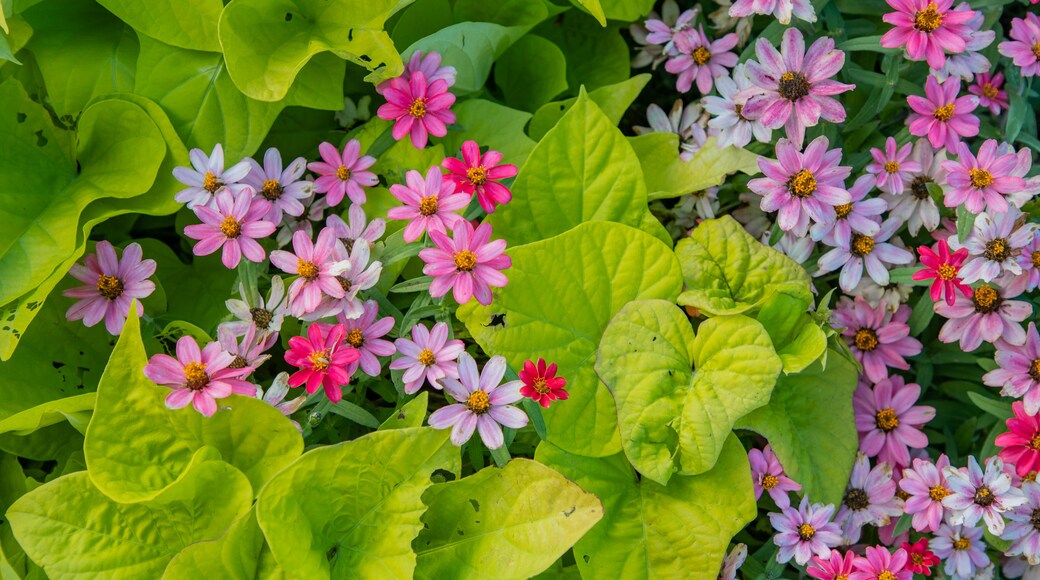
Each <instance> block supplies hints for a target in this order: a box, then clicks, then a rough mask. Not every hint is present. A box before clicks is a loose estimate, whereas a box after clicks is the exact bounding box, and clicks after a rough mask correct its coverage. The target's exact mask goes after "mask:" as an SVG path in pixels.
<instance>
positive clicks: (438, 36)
mask: <svg viewBox="0 0 1040 580" xmlns="http://www.w3.org/2000/svg"><path fill="white" fill-rule="evenodd" d="M524 32H526V29H525V28H521V27H515V26H514V27H506V26H501V25H498V24H491V23H490V22H461V23H459V24H453V25H451V26H449V27H447V28H444V29H441V30H439V31H437V32H436V33H435V34H431V35H430V36H427V37H426V38H423V39H421V40H418V41H416V42H415V43H413V44H412V45H411V46H409V47H408V48H407V49H405V50H404V51H402V52H401V54H402V55H404V56H405V57H406V58H409V57H411V56H412V53H414V52H415V51H417V50H421V51H423V53H424V54H426V53H428V52H430V51H435V52H439V53H440V54H441V57H442V59H443V60H442V62H443V63H444V65H445V66H453V67H455V70H456V71H457V72H458V75H457V76H456V78H455V84H454V85H453V86H452V87H451V92H453V93H455V94H457V95H468V94H471V93H476V92H479V91H482V90H484V83H485V82H486V81H487V78H488V73H490V72H491V63H493V62H495V59H497V58H498V57H500V56H502V53H504V52H505V51H506V49H507V48H509V46H510V45H511V44H513V43H514V42H516V41H517V39H519V38H520V37H521V36H523V35H524Z"/></svg>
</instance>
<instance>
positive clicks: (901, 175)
mask: <svg viewBox="0 0 1040 580" xmlns="http://www.w3.org/2000/svg"><path fill="white" fill-rule="evenodd" d="M912 148H913V145H911V144H910V143H907V144H905V145H903V146H902V147H900V146H899V145H898V143H896V140H895V138H894V137H889V138H888V139H886V140H885V150H884V151H882V150H881V149H878V148H876V147H875V148H872V149H871V150H870V156H871V157H873V158H874V163H871V164H870V165H867V172H868V173H873V174H875V175H877V188H878V189H880V190H881V191H883V192H885V193H891V194H892V195H902V193H903V191H904V189H905V188H906V186H907V184H908V183H909V182H910V180H911V179H913V175H912V174H913V173H920V172H921V164H920V163H918V162H917V161H914V160H913V159H909V157H910V153H911V149H912Z"/></svg>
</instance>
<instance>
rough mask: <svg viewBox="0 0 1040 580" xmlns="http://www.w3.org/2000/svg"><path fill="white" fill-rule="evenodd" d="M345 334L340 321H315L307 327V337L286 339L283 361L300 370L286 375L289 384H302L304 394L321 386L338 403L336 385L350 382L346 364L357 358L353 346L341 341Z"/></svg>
mask: <svg viewBox="0 0 1040 580" xmlns="http://www.w3.org/2000/svg"><path fill="white" fill-rule="evenodd" d="M346 334H347V330H346V328H345V327H344V326H343V325H342V324H336V325H332V324H324V323H320V322H316V323H314V324H312V325H311V326H310V328H308V329H307V338H304V337H302V336H294V337H292V338H290V339H289V351H288V352H286V353H285V362H287V363H289V364H291V365H293V366H294V367H299V368H300V370H299V371H296V372H295V373H293V375H292V376H291V377H289V386H290V387H299V386H301V385H303V384H306V385H307V393H308V394H313V393H314V392H315V391H317V390H318V387H319V386H321V387H323V388H324V389H325V396H326V397H328V398H329V400H330V401H332V402H333V403H338V402H339V401H340V399H342V398H343V392H342V391H341V390H340V387H342V386H343V385H345V384H347V383H349V382H350V373H349V372H348V371H347V365H350V364H351V363H353V362H355V361H357V360H358V359H359V358H361V353H360V352H358V350H357V349H356V348H353V347H352V346H350V345H349V344H347V343H345V342H343V337H344V336H346Z"/></svg>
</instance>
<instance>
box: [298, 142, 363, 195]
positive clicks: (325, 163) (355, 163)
mask: <svg viewBox="0 0 1040 580" xmlns="http://www.w3.org/2000/svg"><path fill="white" fill-rule="evenodd" d="M318 152H319V153H320V154H321V159H322V161H318V162H315V163H311V164H309V165H307V168H308V169H310V170H311V171H313V172H315V173H317V174H318V175H320V176H321V177H319V178H318V179H317V181H315V182H314V191H316V192H318V193H324V194H325V201H326V202H327V203H328V204H329V207H336V206H337V205H339V202H341V201H343V196H344V195H346V196H347V197H349V198H350V201H351V202H353V203H357V204H362V203H365V190H364V189H361V188H362V187H372V186H373V185H376V184H377V183H379V178H377V177H376V174H375V173H372V172H371V171H367V169H368V168H369V167H372V165H374V164H375V162H376V158H375V157H372V156H371V155H365V156H362V155H361V143H360V142H358V140H357V139H351V140H350V141H348V142H347V144H346V145H344V146H343V153H342V154H340V152H339V150H337V149H336V146H335V145H333V144H332V143H329V142H328V141H326V142H324V143H322V144H321V145H318Z"/></svg>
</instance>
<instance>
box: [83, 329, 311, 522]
mask: <svg viewBox="0 0 1040 580" xmlns="http://www.w3.org/2000/svg"><path fill="white" fill-rule="evenodd" d="M146 363H147V358H146V355H145V351H144V346H143V344H142V343H141V335H140V323H139V322H138V320H137V317H136V316H134V315H133V312H132V311H131V316H130V317H129V318H128V319H127V321H126V327H124V328H123V333H122V335H121V336H120V337H119V342H117V343H116V348H115V350H114V351H113V352H112V358H111V359H110V360H109V364H108V366H107V367H105V374H104V375H103V376H102V377H101V383H100V384H99V385H98V398H97V406H96V408H95V410H94V417H93V418H92V419H91V421H90V426H89V427H88V428H87V439H86V443H85V444H84V451H85V453H86V457H87V466H88V468H89V470H90V477H91V479H92V480H93V481H94V483H95V484H96V485H97V486H98V488H99V489H100V490H101V491H102V492H103V493H105V494H106V495H108V496H109V497H112V498H113V499H116V500H117V501H123V502H134V501H144V500H148V499H151V498H154V497H156V496H157V495H159V494H160V493H162V492H163V490H165V489H167V488H169V487H170V486H171V485H173V484H174V483H175V482H177V481H178V480H180V479H182V478H184V477H185V476H186V473H187V468H188V466H189V464H192V463H198V461H199V460H200V457H199V455H200V452H201V451H204V450H206V449H209V450H212V449H214V448H215V449H216V450H217V451H219V453H220V455H221V456H222V457H223V459H224V460H225V461H227V462H228V463H231V464H232V465H234V466H235V467H237V468H239V469H240V470H242V472H243V473H245V475H246V477H248V478H249V481H250V483H252V484H253V488H254V489H257V490H259V489H260V488H261V487H262V486H263V484H264V483H265V482H266V481H267V480H268V479H270V478H271V476H272V475H274V474H275V473H276V472H278V471H279V470H280V469H281V468H283V467H285V466H286V465H287V464H288V463H289V462H291V461H292V460H293V459H295V458H296V457H297V456H298V455H299V454H300V453H301V452H302V451H303V440H302V439H301V437H300V434H299V433H298V432H297V431H296V428H295V427H293V426H292V424H291V423H290V422H289V421H288V420H287V419H286V418H285V416H284V415H282V414H281V413H280V412H279V411H278V410H277V409H275V408H274V407H272V406H270V405H268V404H267V403H265V402H263V401H260V400H258V399H253V398H249V397H242V396H238V395H232V396H231V397H229V398H227V399H221V401H220V406H221V407H222V409H221V410H220V411H219V412H218V413H217V414H216V415H214V416H213V417H208V418H207V417H204V416H202V415H201V414H199V413H197V412H195V411H194V409H191V408H185V409H177V410H170V409H167V408H166V406H165V405H164V403H163V400H164V399H165V397H166V395H167V394H169V389H166V388H163V387H159V386H157V385H155V384H153V383H152V382H151V381H149V380H148V379H147V378H145V376H144V372H143V369H144V365H145V364H146ZM259 434H262V436H260V435H259Z"/></svg>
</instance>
